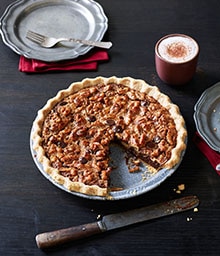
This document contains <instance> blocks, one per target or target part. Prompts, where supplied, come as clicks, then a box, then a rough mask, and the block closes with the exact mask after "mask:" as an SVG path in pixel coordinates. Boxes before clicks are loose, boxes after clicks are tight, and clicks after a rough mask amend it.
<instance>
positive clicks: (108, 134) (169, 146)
mask: <svg viewBox="0 0 220 256" xmlns="http://www.w3.org/2000/svg"><path fill="white" fill-rule="evenodd" d="M40 138H41V140H40V147H42V148H43V152H44V157H46V158H47V159H48V161H49V162H48V163H49V165H50V166H51V167H52V169H53V170H56V171H57V172H56V174H57V175H58V177H59V178H56V179H57V180H58V182H59V183H65V182H66V180H68V184H72V185H68V186H69V189H70V190H75V191H78V192H81V193H85V194H95V195H102V196H105V195H106V194H107V190H108V187H109V176H110V172H111V171H112V168H111V167H110V165H109V163H110V159H109V146H110V143H111V142H113V141H116V140H117V142H119V143H120V144H122V145H123V146H124V147H125V148H126V149H127V151H128V152H129V153H130V154H132V155H133V156H135V157H136V158H137V159H140V160H141V161H143V162H144V163H145V164H146V165H147V166H149V167H151V168H153V169H154V170H156V171H159V170H160V169H161V168H163V167H165V166H166V163H168V162H169V161H170V159H171V158H172V154H173V153H172V151H173V150H174V149H175V148H176V146H177V143H178V129H177V127H176V123H175V120H174V118H173V117H172V115H171V113H170V112H169V110H168V108H166V107H164V106H162V104H161V103H159V101H158V100H156V99H155V98H154V97H153V96H150V95H148V93H145V92H140V91H138V90H135V89H132V88H130V87H128V86H126V85H123V84H121V83H119V84H118V83H115V82H109V83H107V84H106V83H104V82H103V83H102V82H101V83H98V84H96V85H92V86H89V87H86V88H81V89H80V90H78V91H76V92H75V93H72V94H70V95H67V96H65V97H63V98H62V99H60V100H59V101H58V102H56V104H54V105H53V107H52V108H51V109H50V110H49V111H48V112H47V114H46V115H45V117H44V120H43V122H42V127H40ZM182 144H183V147H180V148H181V150H182V149H183V148H185V144H184V142H182ZM171 162H172V161H171ZM137 163H138V161H137ZM174 163H175V162H174ZM172 164H173V163H171V165H172ZM137 165H138V164H137ZM133 170H135V171H136V170H138V167H137V168H136V167H135V168H133ZM133 170H131V171H133ZM62 177H63V178H62ZM59 180H60V181H59ZM74 184H75V185H74ZM80 184H81V185H80ZM85 188H87V189H85ZM95 188H96V189H95ZM97 188H98V189H97Z"/></svg>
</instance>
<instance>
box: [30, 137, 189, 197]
mask: <svg viewBox="0 0 220 256" xmlns="http://www.w3.org/2000/svg"><path fill="white" fill-rule="evenodd" d="M31 137H32V136H30V138H31ZM186 143H187V142H186ZM30 149H31V153H32V157H33V159H34V162H35V164H36V166H37V167H38V169H39V170H40V172H41V173H42V174H43V176H44V177H45V178H46V179H48V180H49V181H50V182H51V183H52V184H54V185H55V186H56V187H58V188H60V189H61V190H64V191H66V192H68V193H70V194H72V195H75V196H79V197H83V198H87V199H94V200H121V199H129V198H132V197H136V196H139V195H141V194H144V193H147V192H149V191H151V190H153V189H154V188H156V187H158V186H159V185H160V184H161V183H162V182H164V181H165V180H166V179H167V178H168V177H170V176H171V175H172V174H173V173H174V172H175V171H176V170H177V168H178V167H179V165H180V163H181V162H182V159H183V156H184V154H185V150H184V151H182V154H181V159H180V161H179V163H178V164H177V165H175V166H174V167H173V168H172V169H165V168H164V169H162V170H160V171H158V172H157V173H154V174H153V173H152V172H150V171H149V170H148V169H147V168H146V167H144V166H142V167H141V170H140V171H139V172H135V173H129V171H128V166H127V164H126V159H125V152H124V150H123V148H122V147H120V146H119V145H117V144H112V145H111V147H110V152H111V154H110V158H111V162H112V164H113V166H114V170H113V171H112V173H111V181H110V188H111V187H121V188H123V190H120V191H114V192H113V191H112V192H109V194H108V196H106V197H101V196H91V195H86V194H82V193H77V192H74V191H69V190H68V189H67V188H65V187H64V186H62V185H60V184H58V183H57V182H55V181H54V180H53V179H52V178H51V176H50V175H48V174H47V173H46V172H45V171H44V169H43V166H42V164H41V163H40V162H39V161H38V160H37V158H36V152H35V151H34V149H33V141H32V139H30Z"/></svg>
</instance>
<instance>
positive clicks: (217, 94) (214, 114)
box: [194, 82, 220, 152]
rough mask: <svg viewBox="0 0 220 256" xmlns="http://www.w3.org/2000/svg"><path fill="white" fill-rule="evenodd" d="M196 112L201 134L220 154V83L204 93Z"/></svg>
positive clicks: (197, 126) (197, 125) (197, 104)
mask: <svg viewBox="0 0 220 256" xmlns="http://www.w3.org/2000/svg"><path fill="white" fill-rule="evenodd" d="M194 110H195V113H194V120H195V124H196V128H197V130H198V132H199V134H200V135H201V137H202V138H203V139H204V140H205V141H206V143H207V144H208V145H209V146H210V147H211V148H212V149H214V150H216V151H218V152H220V82H218V83H217V84H215V85H213V86H212V87H210V88H208V89H207V90H205V91H204V92H203V94H202V95H201V96H200V98H199V100H198V101H197V103H196V104H195V107H194Z"/></svg>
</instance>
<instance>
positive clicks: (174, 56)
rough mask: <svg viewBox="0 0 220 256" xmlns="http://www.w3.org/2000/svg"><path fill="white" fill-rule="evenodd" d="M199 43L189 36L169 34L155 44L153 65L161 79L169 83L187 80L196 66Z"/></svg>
mask: <svg viewBox="0 0 220 256" xmlns="http://www.w3.org/2000/svg"><path fill="white" fill-rule="evenodd" d="M198 56H199V45H198V43H197V42H196V41H195V40H194V39H193V38H191V37H190V36H187V35H184V34H170V35H167V36H165V37H163V38H161V39H160V40H159V41H158V42H157V43H156V46H155V65H156V71H157V74H158V76H159V77H160V79H161V80H162V81H164V82H165V83H167V84H171V85H182V84H186V83H187V82H189V81H190V80H191V79H192V77H193V75H194V73H195V71H196V66H197V61H198Z"/></svg>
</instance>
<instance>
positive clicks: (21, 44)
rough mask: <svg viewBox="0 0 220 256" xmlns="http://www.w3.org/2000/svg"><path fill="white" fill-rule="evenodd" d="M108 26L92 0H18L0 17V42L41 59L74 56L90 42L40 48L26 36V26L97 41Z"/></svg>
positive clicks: (83, 51)
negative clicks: (0, 36)
mask: <svg viewBox="0 0 220 256" xmlns="http://www.w3.org/2000/svg"><path fill="white" fill-rule="evenodd" d="M107 28H108V19H107V17H106V15H105V13H104V11H103V9H102V7H101V6H100V5H99V4H98V3H97V2H95V1H93V0H18V1H16V2H14V3H12V4H11V5H9V6H8V8H7V9H6V10H5V12H4V14H3V16H2V17H1V19H0V32H1V35H2V39H3V42H4V43H5V44H6V45H7V46H8V47H10V48H11V49H12V50H13V51H14V52H16V53H18V54H20V55H24V56H25V57H27V58H33V59H38V60H42V61H48V62H51V61H60V60H67V59H74V58H76V57H78V56H80V55H84V54H85V53H87V52H88V51H90V50H91V49H92V48H93V46H85V45H81V44H77V43H62V44H60V45H59V46H56V47H54V48H50V49H48V48H43V47H41V46H40V45H38V44H36V43H34V42H31V41H30V40H29V39H27V38H26V33H27V31H28V30H32V31H34V32H38V33H41V34H43V35H47V36H52V37H74V38H78V39H86V40H93V41H101V40H102V38H103V36H104V34H105V32H106V30H107Z"/></svg>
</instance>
